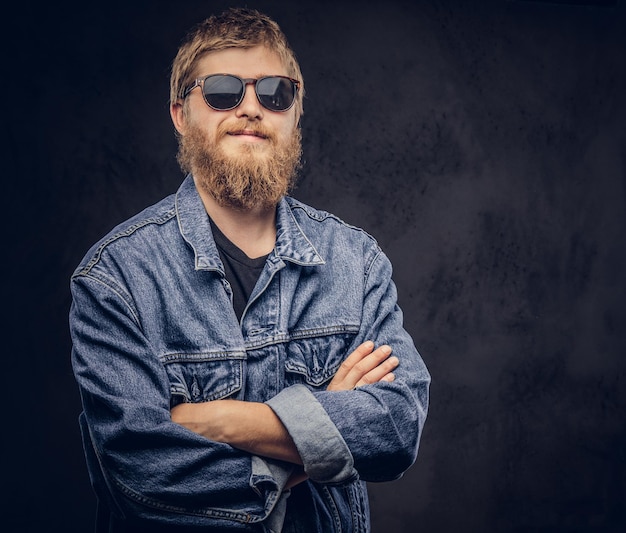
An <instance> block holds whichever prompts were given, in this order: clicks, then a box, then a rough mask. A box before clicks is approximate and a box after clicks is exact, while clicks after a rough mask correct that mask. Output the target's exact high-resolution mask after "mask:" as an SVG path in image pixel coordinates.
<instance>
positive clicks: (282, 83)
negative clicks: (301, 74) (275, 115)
mask: <svg viewBox="0 0 626 533" xmlns="http://www.w3.org/2000/svg"><path fill="white" fill-rule="evenodd" d="M256 93H257V96H258V97H259V102H261V104H263V106H264V107H266V108H267V109H270V110H272V111H286V110H287V109H289V108H290V107H291V106H292V105H293V101H294V98H295V96H296V86H295V84H294V83H293V82H292V81H291V80H289V79H287V78H279V77H278V76H272V77H269V78H263V79H260V80H259V81H258V82H257V84H256Z"/></svg>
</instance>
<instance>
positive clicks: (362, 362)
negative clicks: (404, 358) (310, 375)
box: [326, 341, 400, 391]
mask: <svg viewBox="0 0 626 533" xmlns="http://www.w3.org/2000/svg"><path fill="white" fill-rule="evenodd" d="M390 355H391V346H387V345H386V344H385V345H383V346H380V347H378V348H377V349H376V350H374V343H373V342H372V341H366V342H364V343H363V344H361V345H360V346H359V347H358V348H357V349H356V350H354V352H352V353H351V354H350V355H349V356H348V357H347V358H346V360H345V361H344V362H343V363H342V364H341V366H340V367H339V370H337V373H336V374H335V377H333V379H332V381H331V382H330V383H329V385H328V387H327V388H326V390H329V391H338V390H350V389H354V388H355V387H360V386H361V385H369V384H371V383H377V382H379V381H393V380H394V379H395V376H394V374H393V370H394V369H395V368H396V367H397V366H398V364H399V363H400V361H398V358H397V357H390Z"/></svg>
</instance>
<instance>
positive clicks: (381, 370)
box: [356, 356, 400, 387]
mask: <svg viewBox="0 0 626 533" xmlns="http://www.w3.org/2000/svg"><path fill="white" fill-rule="evenodd" d="M399 364H400V361H399V360H398V358H397V357H395V356H394V357H389V358H388V359H386V360H385V361H383V362H381V363H379V364H378V365H376V367H374V368H373V369H372V370H370V371H369V372H367V373H365V374H363V375H362V376H361V377H360V378H359V379H358V381H357V383H356V386H357V387H360V386H361V385H369V384H370V383H378V382H379V381H388V382H391V381H393V380H394V379H395V375H394V374H393V370H394V369H395V368H396V367H397V366H398V365H399Z"/></svg>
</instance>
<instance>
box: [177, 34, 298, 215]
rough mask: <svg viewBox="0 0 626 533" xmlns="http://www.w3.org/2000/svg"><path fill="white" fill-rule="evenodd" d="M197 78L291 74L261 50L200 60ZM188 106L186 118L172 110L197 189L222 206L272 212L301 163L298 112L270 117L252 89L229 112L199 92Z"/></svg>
mask: <svg viewBox="0 0 626 533" xmlns="http://www.w3.org/2000/svg"><path fill="white" fill-rule="evenodd" d="M196 74H197V76H198V77H204V76H206V75H209V74H234V75H236V76H239V77H240V78H254V79H256V78H260V77H263V76H268V75H282V76H286V75H287V72H286V71H285V68H284V66H283V65H282V63H281V61H280V59H279V57H278V55H276V54H275V53H274V52H272V51H270V50H268V49H267V48H265V47H263V46H257V47H254V48H248V49H241V48H230V49H226V50H221V51H218V52H211V53H209V54H207V55H205V56H204V57H203V58H202V59H201V60H200V62H199V64H198V69H197V72H196ZM187 100H188V101H187V106H188V108H187V112H186V113H183V111H182V107H181V106H172V118H173V120H174V124H175V125H176V128H177V129H178V131H179V132H180V134H181V138H180V151H179V158H180V159H181V162H182V163H183V165H184V166H187V167H188V168H191V170H192V173H193V175H194V179H195V180H196V184H197V186H198V187H199V188H201V189H202V190H204V192H206V193H208V194H210V195H211V196H212V197H213V198H215V200H216V201H217V202H218V203H220V204H221V205H226V206H230V207H236V208H240V209H252V208H271V207H274V206H275V205H276V203H277V202H278V201H279V200H280V198H281V197H282V196H284V195H285V194H287V192H288V190H289V188H290V186H291V185H292V182H293V178H294V174H295V170H296V168H297V166H298V164H299V162H300V152H301V147H300V130H299V128H298V127H297V117H296V112H295V106H293V107H291V108H290V109H289V110H287V111H284V112H276V111H270V110H268V109H266V108H264V107H263V106H262V105H261V104H260V103H259V101H258V99H257V96H256V94H255V92H254V86H253V85H248V86H247V87H246V93H245V96H244V98H243V101H242V102H241V104H240V105H239V106H237V107H236V108H235V109H232V110H229V111H216V110H214V109H212V108H211V107H209V106H208V105H207V104H206V102H205V101H204V98H203V96H202V90H201V88H199V87H198V88H195V89H193V90H192V91H191V92H190V93H189V95H188V96H187Z"/></svg>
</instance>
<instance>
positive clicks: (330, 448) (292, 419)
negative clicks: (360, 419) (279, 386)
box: [266, 385, 357, 483]
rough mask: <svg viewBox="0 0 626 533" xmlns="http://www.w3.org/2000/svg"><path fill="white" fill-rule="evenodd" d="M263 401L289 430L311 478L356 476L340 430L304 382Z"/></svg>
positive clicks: (335, 479) (327, 480)
mask: <svg viewBox="0 0 626 533" xmlns="http://www.w3.org/2000/svg"><path fill="white" fill-rule="evenodd" d="M266 404H267V405H269V406H270V407H271V408H272V410H273V411H274V412H275V413H276V415H277V416H278V418H280V420H281V422H282V423H283V425H284V426H285V428H286V429H287V431H288V432H289V435H290V436H291V438H292V439H293V441H294V443H295V445H296V448H297V449H298V452H299V454H300V457H301V458H302V462H303V464H304V471H305V472H306V474H307V475H308V476H309V478H310V479H311V480H312V481H316V482H318V483H341V482H344V481H347V480H349V479H351V478H353V477H355V476H356V475H357V472H356V470H355V469H354V459H353V458H352V453H350V449H349V448H348V445H347V444H346V442H345V440H344V439H343V437H342V436H341V433H339V430H338V429H337V427H336V426H335V424H334V423H333V421H332V420H331V419H330V417H329V416H328V414H327V413H326V411H325V410H324V408H323V407H322V405H321V404H320V403H319V402H318V401H317V400H316V399H315V396H314V395H313V393H311V391H309V389H307V388H306V387H305V386H304V385H293V386H291V387H288V388H286V389H283V390H282V391H281V392H279V393H278V394H277V395H276V396H274V397H273V398H271V399H270V400H268V401H267V402H266Z"/></svg>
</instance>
